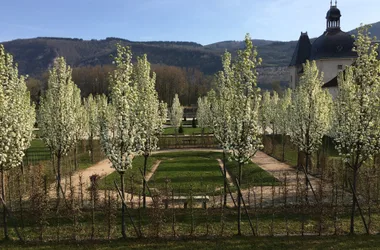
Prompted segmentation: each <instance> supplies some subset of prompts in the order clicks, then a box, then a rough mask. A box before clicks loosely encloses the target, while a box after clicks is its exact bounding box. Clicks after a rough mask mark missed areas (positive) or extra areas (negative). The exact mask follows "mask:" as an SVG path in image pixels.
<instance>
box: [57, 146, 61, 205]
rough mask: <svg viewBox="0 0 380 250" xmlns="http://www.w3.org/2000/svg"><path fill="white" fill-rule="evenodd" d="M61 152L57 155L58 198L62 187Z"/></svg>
mask: <svg viewBox="0 0 380 250" xmlns="http://www.w3.org/2000/svg"><path fill="white" fill-rule="evenodd" d="M61 158H62V157H61V153H58V155H57V199H58V200H59V198H60V188H61Z"/></svg>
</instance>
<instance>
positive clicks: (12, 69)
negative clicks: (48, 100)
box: [0, 45, 35, 172]
mask: <svg viewBox="0 0 380 250" xmlns="http://www.w3.org/2000/svg"><path fill="white" fill-rule="evenodd" d="M0 82H1V88H0V124H1V126H0V137H1V138H0V168H1V169H0V170H1V172H3V171H5V170H8V169H12V168H14V167H17V166H19V165H20V164H21V163H22V159H23V157H24V151H25V150H26V149H27V148H28V147H29V146H30V141H31V140H32V138H33V136H32V131H33V126H34V122H35V108H34V105H31V101H30V94H29V91H28V90H27V87H26V84H25V78H24V77H23V76H19V74H18V69H17V66H15V65H14V62H13V57H12V55H10V54H8V53H6V52H5V50H4V47H3V45H0Z"/></svg>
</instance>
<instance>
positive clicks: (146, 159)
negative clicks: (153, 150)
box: [143, 154, 149, 208]
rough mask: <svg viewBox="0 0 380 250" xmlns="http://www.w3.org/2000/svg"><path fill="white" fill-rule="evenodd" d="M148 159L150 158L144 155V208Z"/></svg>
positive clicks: (144, 205) (144, 204)
mask: <svg viewBox="0 0 380 250" xmlns="http://www.w3.org/2000/svg"><path fill="white" fill-rule="evenodd" d="M148 157H149V155H147V154H144V176H143V208H145V207H146V180H145V175H146V167H147V164H148Z"/></svg>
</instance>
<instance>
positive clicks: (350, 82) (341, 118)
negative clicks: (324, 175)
mask: <svg viewBox="0 0 380 250" xmlns="http://www.w3.org/2000/svg"><path fill="white" fill-rule="evenodd" d="M372 41H373V40H372V38H371V37H370V36H369V33H368V26H363V27H361V28H360V29H359V31H358V35H357V39H356V41H355V48H356V52H357V54H358V58H357V59H356V61H355V63H354V64H353V65H352V66H350V67H347V69H346V70H345V71H344V72H341V73H340V74H339V79H338V81H339V91H338V93H339V94H338V96H337V98H336V100H335V102H333V100H332V96H331V95H330V93H329V92H328V90H326V89H323V88H322V86H323V73H321V72H319V70H318V68H317V66H316V63H315V61H313V62H309V61H307V62H306V63H305V64H304V67H303V70H304V73H303V75H302V76H301V78H300V82H299V85H298V86H297V87H296V89H295V90H294V91H292V90H290V89H288V90H286V91H285V92H284V93H283V95H282V96H281V98H280V97H279V96H278V94H277V93H276V92H274V93H273V94H272V95H271V94H270V93H269V92H264V93H263V95H262V96H261V95H260V92H259V89H258V88H257V74H256V71H255V67H256V66H257V65H259V64H260V59H257V53H256V51H255V50H254V49H253V47H252V44H251V42H250V40H249V36H247V37H246V49H245V50H244V51H240V52H239V53H238V57H237V59H236V61H235V62H234V63H231V55H230V54H229V53H228V52H226V53H225V54H224V56H223V60H222V61H223V71H221V72H219V73H218V74H217V76H216V82H217V86H216V88H215V90H211V91H210V92H209V93H208V95H207V97H202V98H199V99H198V112H197V120H198V124H200V126H201V127H202V128H204V127H206V126H211V127H212V129H213V131H214V136H215V137H216V139H217V140H218V141H219V143H220V146H221V148H222V149H223V152H224V155H226V154H227V153H230V154H231V157H232V158H233V159H234V160H236V161H237V162H239V175H238V179H237V180H236V183H237V185H239V183H240V181H241V178H242V170H243V166H244V163H246V162H247V161H249V160H250V158H251V157H252V156H253V155H254V154H255V153H256V152H257V150H258V149H260V148H261V147H262V145H261V133H262V134H264V135H265V134H266V133H267V132H268V129H270V130H271V131H272V134H273V135H274V134H278V133H279V134H282V135H283V136H282V138H284V137H285V135H289V136H290V138H291V141H292V142H293V144H294V145H296V146H297V147H298V149H299V151H300V152H303V153H304V154H305V158H306V160H305V166H303V168H304V172H305V175H307V174H308V173H309V165H310V159H311V155H312V154H313V153H315V152H316V151H317V150H318V149H319V148H320V147H321V145H322V139H323V137H324V136H326V135H327V136H330V137H333V138H334V140H335V144H336V149H337V150H338V151H339V153H340V156H341V157H342V159H343V161H344V162H345V163H346V166H347V167H348V168H350V169H351V170H352V173H353V174H352V179H351V180H350V181H352V188H351V191H352V194H353V196H352V214H351V229H350V230H351V233H354V216H355V210H356V206H357V205H358V202H357V198H356V187H357V177H358V174H359V169H360V168H361V167H362V166H363V165H365V164H366V162H368V161H369V160H371V159H372V158H373V157H374V156H375V155H376V154H377V153H379V151H380V116H379V113H380V98H379V96H380V61H379V60H378V59H377V47H378V45H377V44H376V43H373V42H372ZM282 145H283V156H282V158H283V160H284V152H285V150H284V146H285V141H284V139H283V143H282ZM223 158H224V160H223V163H224V175H226V157H223ZM308 186H309V184H308V178H306V190H307V188H308ZM226 194H227V192H226V182H225V197H224V201H226ZM238 195H239V197H238V214H239V218H238V233H240V218H241V217H240V216H241V215H240V207H241V206H240V202H241V196H240V194H239V193H238Z"/></svg>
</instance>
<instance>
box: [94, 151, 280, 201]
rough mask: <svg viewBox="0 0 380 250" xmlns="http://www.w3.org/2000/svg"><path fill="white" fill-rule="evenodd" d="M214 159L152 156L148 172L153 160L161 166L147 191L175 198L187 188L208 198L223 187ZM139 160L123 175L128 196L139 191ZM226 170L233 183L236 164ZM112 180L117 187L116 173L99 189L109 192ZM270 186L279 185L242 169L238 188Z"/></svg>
mask: <svg viewBox="0 0 380 250" xmlns="http://www.w3.org/2000/svg"><path fill="white" fill-rule="evenodd" d="M218 158H219V159H221V158H222V153H219V152H207V151H184V152H170V153H157V154H154V155H153V156H151V157H149V161H148V170H150V168H151V167H152V165H153V164H154V163H155V162H156V160H161V163H160V165H159V167H158V169H157V170H156V172H155V174H154V175H153V176H152V178H151V179H150V181H149V182H148V185H149V187H150V188H152V189H154V188H155V189H158V190H160V191H162V192H169V191H171V190H172V189H173V190H174V192H175V193H176V194H181V193H182V194H186V195H189V194H190V188H191V192H192V193H193V195H200V194H209V195H211V194H213V193H214V192H215V190H217V189H218V188H221V187H222V186H223V176H222V173H221V171H220V167H219V163H218V161H217V159H218ZM143 160H144V159H143V157H141V156H138V157H136V158H135V160H134V161H133V168H132V169H129V170H127V171H126V173H125V180H126V182H127V184H126V186H127V191H128V192H133V193H135V194H137V193H138V191H139V190H140V189H141V181H142V178H141V174H140V171H139V167H141V168H142V167H143ZM227 168H228V170H229V172H230V174H231V175H232V178H233V179H234V180H235V177H236V176H237V173H238V164H237V163H236V162H234V161H230V162H228V163H227ZM132 176H133V177H132ZM132 179H133V184H132ZM114 180H116V182H117V183H120V176H119V174H118V173H117V172H114V173H112V174H111V175H109V176H107V177H106V178H103V179H102V180H100V182H99V185H100V186H99V188H100V189H110V190H113V189H114V188H115V187H114V183H113V181H114ZM272 184H274V185H278V184H279V183H278V182H277V180H276V179H275V178H274V177H273V176H272V175H271V174H269V173H268V172H266V171H264V170H263V169H261V168H260V167H258V166H257V165H255V164H254V163H249V164H246V165H244V168H243V181H242V188H248V186H249V185H251V186H259V185H263V186H270V185H272ZM132 189H133V190H132Z"/></svg>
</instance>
